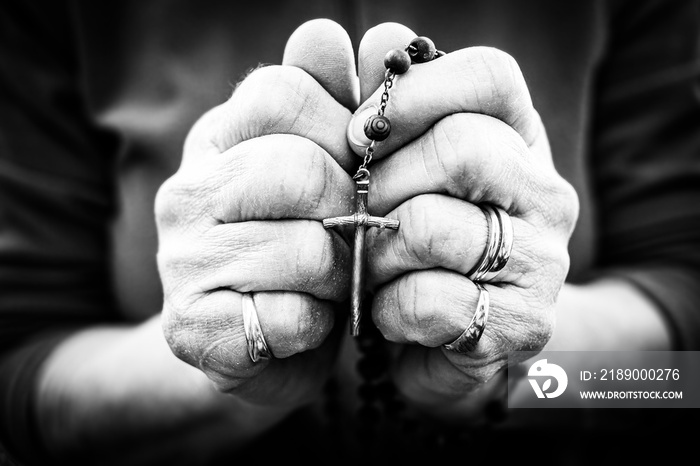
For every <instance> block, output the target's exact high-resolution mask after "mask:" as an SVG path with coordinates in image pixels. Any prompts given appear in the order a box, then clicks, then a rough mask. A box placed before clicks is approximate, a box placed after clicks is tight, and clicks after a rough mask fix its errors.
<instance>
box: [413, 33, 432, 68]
mask: <svg viewBox="0 0 700 466" xmlns="http://www.w3.org/2000/svg"><path fill="white" fill-rule="evenodd" d="M407 51H408V54H409V55H410V56H411V59H412V60H413V62H414V63H425V62H429V61H430V60H432V59H433V58H435V53H436V52H437V49H436V48H435V43H434V42H433V41H432V40H430V39H428V38H427V37H423V36H421V37H416V38H415V39H413V40H412V41H411V43H410V44H408V47H407Z"/></svg>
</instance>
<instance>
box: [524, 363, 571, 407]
mask: <svg viewBox="0 0 700 466" xmlns="http://www.w3.org/2000/svg"><path fill="white" fill-rule="evenodd" d="M527 375H528V376H529V377H547V380H545V381H544V383H543V384H542V388H540V386H539V385H538V383H537V380H536V379H532V378H529V379H528V381H529V382H530V385H532V389H533V390H534V391H535V394H536V395H537V398H545V397H546V398H556V397H558V396H559V395H561V394H562V393H564V390H566V385H567V384H568V383H569V378H568V377H567V376H566V372H564V369H562V368H561V367H560V366H557V365H556V364H548V363H547V360H546V359H540V360H539V361H537V362H535V363H534V364H533V365H532V366H530V370H529V371H528V373H527ZM552 378H554V379H555V380H556V381H557V388H556V390H554V391H553V392H551V393H550V392H547V390H549V388H550V387H551V385H552Z"/></svg>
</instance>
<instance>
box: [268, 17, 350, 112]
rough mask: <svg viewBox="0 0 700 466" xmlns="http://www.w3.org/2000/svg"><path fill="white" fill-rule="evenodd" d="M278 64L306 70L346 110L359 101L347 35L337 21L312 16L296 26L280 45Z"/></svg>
mask: <svg viewBox="0 0 700 466" xmlns="http://www.w3.org/2000/svg"><path fill="white" fill-rule="evenodd" d="M282 64H283V65H287V66H296V67H298V68H301V69H302V70H304V71H306V72H307V73H309V74H310V75H311V76H312V77H313V78H314V79H315V80H316V81H318V83H319V84H320V85H321V86H322V87H323V88H324V89H325V90H326V91H327V92H328V93H329V94H330V95H331V96H332V97H333V98H334V99H335V100H337V101H338V102H340V103H341V104H342V105H343V106H345V107H346V108H348V109H350V110H354V109H356V108H357V105H358V103H359V81H358V79H357V71H356V70H355V54H354V52H353V49H352V42H351V40H350V36H348V33H347V32H346V31H345V29H343V28H342V26H340V25H339V24H338V23H336V22H334V21H331V20H329V19H314V20H311V21H308V22H306V23H304V24H302V25H301V26H299V27H298V28H297V30H296V31H294V33H293V34H292V35H291V36H290V37H289V40H288V41H287V45H286V47H285V49H284V58H283V59H282Z"/></svg>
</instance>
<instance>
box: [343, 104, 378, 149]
mask: <svg viewBox="0 0 700 466" xmlns="http://www.w3.org/2000/svg"><path fill="white" fill-rule="evenodd" d="M376 114H377V107H375V106H373V105H371V106H369V107H367V108H365V109H364V110H362V111H361V112H359V113H356V114H355V116H353V117H352V120H350V124H348V144H350V147H351V148H352V150H353V152H355V153H356V154H357V155H359V156H360V157H364V156H365V149H367V147H369V145H370V144H371V143H372V141H371V140H370V139H369V138H368V137H367V136H366V135H365V122H366V121H367V119H368V118H369V117H371V116H372V115H376Z"/></svg>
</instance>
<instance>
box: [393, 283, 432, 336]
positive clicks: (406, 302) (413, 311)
mask: <svg viewBox="0 0 700 466" xmlns="http://www.w3.org/2000/svg"><path fill="white" fill-rule="evenodd" d="M418 275H419V274H416V273H409V274H407V275H405V276H404V277H402V278H401V279H400V280H401V281H402V285H403V286H401V287H400V288H401V293H400V296H398V299H397V300H396V303H397V311H398V314H399V316H400V327H401V329H402V331H403V333H404V338H406V339H407V340H408V341H414V342H419V341H420V340H421V338H422V335H423V332H421V329H423V328H425V326H426V325H427V324H428V323H429V322H428V320H430V318H431V317H432V314H431V313H430V312H429V310H428V307H427V306H420V304H419V299H420V291H419V280H418Z"/></svg>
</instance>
